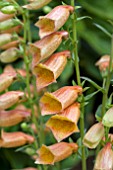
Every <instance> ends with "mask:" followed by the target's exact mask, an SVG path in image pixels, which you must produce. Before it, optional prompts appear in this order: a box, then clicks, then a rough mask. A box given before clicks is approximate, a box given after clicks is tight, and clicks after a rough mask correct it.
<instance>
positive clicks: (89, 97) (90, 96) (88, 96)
mask: <svg viewBox="0 0 113 170" xmlns="http://www.w3.org/2000/svg"><path fill="white" fill-rule="evenodd" d="M100 91H101V89H100V90H98V91H96V92H94V93H91V94H89V95H87V96H85V97H84V100H85V101H88V100H90V99H91V98H92V97H93V96H94V95H96V94H97V93H98V92H100Z"/></svg>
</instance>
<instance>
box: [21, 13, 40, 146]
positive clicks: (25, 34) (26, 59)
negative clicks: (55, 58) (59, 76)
mask: <svg viewBox="0 0 113 170" xmlns="http://www.w3.org/2000/svg"><path fill="white" fill-rule="evenodd" d="M23 20H24V45H23V50H24V54H23V55H24V62H25V66H26V72H27V74H26V87H27V92H28V102H29V104H30V107H31V112H32V120H33V123H34V124H35V126H36V128H38V124H37V120H36V117H35V114H34V107H33V101H32V97H31V91H30V74H29V71H30V70H29V59H28V57H27V55H26V42H27V29H26V23H27V21H26V16H25V14H23ZM35 147H36V148H37V149H38V144H37V142H36V140H35Z"/></svg>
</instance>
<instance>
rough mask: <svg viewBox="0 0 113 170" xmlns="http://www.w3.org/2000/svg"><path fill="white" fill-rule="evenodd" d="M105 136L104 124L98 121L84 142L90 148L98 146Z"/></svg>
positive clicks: (86, 135)
mask: <svg viewBox="0 0 113 170" xmlns="http://www.w3.org/2000/svg"><path fill="white" fill-rule="evenodd" d="M103 136H104V126H103V125H102V123H96V124H94V125H93V126H92V127H91V128H90V129H89V130H88V132H87V133H86V134H85V136H84V139H83V144H84V145H85V146H87V147H88V148H92V149H93V148H96V147H97V145H98V144H99V142H100V141H101V139H102V137H103Z"/></svg>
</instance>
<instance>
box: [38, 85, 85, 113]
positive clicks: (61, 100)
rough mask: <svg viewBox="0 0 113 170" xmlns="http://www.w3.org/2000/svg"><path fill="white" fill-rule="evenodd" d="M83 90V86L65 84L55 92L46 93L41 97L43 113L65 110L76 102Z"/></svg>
mask: <svg viewBox="0 0 113 170" xmlns="http://www.w3.org/2000/svg"><path fill="white" fill-rule="evenodd" d="M81 92H82V87H80V86H65V87H62V88H60V89H59V90H57V91H55V92H53V93H49V92H46V93H44V95H43V96H42V98H41V99H40V106H41V114H42V115H49V114H55V113H59V112H61V111H63V110H64V109H65V108H66V107H68V106H69V105H71V104H72V103H74V101H75V100H76V99H77V97H78V94H79V93H81Z"/></svg>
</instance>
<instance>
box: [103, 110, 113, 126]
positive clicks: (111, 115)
mask: <svg viewBox="0 0 113 170" xmlns="http://www.w3.org/2000/svg"><path fill="white" fill-rule="evenodd" d="M102 124H103V125H104V126H106V127H109V128H111V127H113V107H111V108H110V109H109V110H108V111H107V112H106V114H105V115H104V117H103V119H102Z"/></svg>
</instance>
